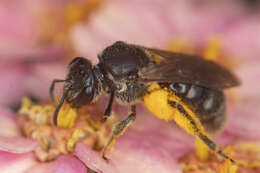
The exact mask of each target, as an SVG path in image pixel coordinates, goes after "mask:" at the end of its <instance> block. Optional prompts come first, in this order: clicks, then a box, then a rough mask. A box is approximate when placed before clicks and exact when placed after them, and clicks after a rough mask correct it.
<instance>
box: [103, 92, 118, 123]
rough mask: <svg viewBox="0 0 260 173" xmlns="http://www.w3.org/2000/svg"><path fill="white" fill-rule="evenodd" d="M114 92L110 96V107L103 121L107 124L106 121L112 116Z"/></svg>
mask: <svg viewBox="0 0 260 173" xmlns="http://www.w3.org/2000/svg"><path fill="white" fill-rule="evenodd" d="M114 95H115V94H114V91H112V92H111V94H110V98H109V102H108V105H107V107H106V109H105V113H104V115H103V117H102V119H101V122H102V123H104V122H106V120H107V119H108V117H109V116H110V115H111V111H112V105H113V101H114Z"/></svg>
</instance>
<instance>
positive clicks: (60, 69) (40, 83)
mask: <svg viewBox="0 0 260 173" xmlns="http://www.w3.org/2000/svg"><path fill="white" fill-rule="evenodd" d="M66 66H67V65H66V64H64V63H63V62H62V63H61V62H60V63H39V64H34V66H33V67H32V68H31V72H32V75H30V76H28V77H27V78H26V79H25V81H24V83H23V84H24V88H25V90H26V91H27V93H29V94H30V95H31V96H33V97H36V98H40V99H42V100H45V99H49V87H50V85H51V82H52V80H53V79H63V78H64V77H65V71H66V69H65V68H66ZM57 86H62V84H57ZM57 86H56V87H57ZM55 89H56V88H55ZM60 91H61V90H60ZM55 92H56V91H55Z"/></svg>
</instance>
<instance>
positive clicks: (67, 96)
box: [54, 57, 98, 124]
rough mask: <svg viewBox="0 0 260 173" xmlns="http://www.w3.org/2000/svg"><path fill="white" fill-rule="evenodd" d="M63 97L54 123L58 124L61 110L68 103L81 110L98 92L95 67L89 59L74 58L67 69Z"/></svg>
mask: <svg viewBox="0 0 260 173" xmlns="http://www.w3.org/2000/svg"><path fill="white" fill-rule="evenodd" d="M64 82H65V84H64V88H63V96H62V98H61V100H60V102H59V105H58V107H57V108H56V111H55V113H54V123H55V124H57V116H58V113H59V110H60V108H61V106H62V104H63V103H64V101H66V102H67V103H69V104H70V105H71V107H75V108H79V107H81V106H82V105H85V104H89V103H90V102H91V101H92V100H93V99H94V97H95V95H96V92H97V83H98V82H97V79H96V77H95V75H94V71H93V66H92V64H91V62H90V61H89V60H88V59H85V58H81V57H77V58H74V59H73V60H72V61H71V62H70V64H69V66H68V69H67V76H66V80H64Z"/></svg>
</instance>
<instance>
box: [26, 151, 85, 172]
mask: <svg viewBox="0 0 260 173" xmlns="http://www.w3.org/2000/svg"><path fill="white" fill-rule="evenodd" d="M54 172H55V173H87V172H88V171H87V168H86V166H85V165H84V164H83V163H82V162H81V161H80V160H78V159H76V158H75V157H73V156H69V155H64V156H60V157H58V158H57V159H56V160H54V161H51V162H50V163H41V164H38V165H35V166H33V167H31V168H29V169H28V170H27V171H25V172H24V173H54Z"/></svg>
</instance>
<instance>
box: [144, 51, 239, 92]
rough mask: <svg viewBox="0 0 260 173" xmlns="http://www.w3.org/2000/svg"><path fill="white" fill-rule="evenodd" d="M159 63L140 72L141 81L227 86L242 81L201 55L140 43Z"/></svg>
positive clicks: (209, 86) (218, 87) (210, 86)
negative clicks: (151, 46)
mask: <svg viewBox="0 0 260 173" xmlns="http://www.w3.org/2000/svg"><path fill="white" fill-rule="evenodd" d="M139 48H140V49H142V50H144V51H145V53H146V54H147V55H148V56H149V57H151V58H153V59H154V61H155V62H156V64H155V65H154V66H153V67H151V68H144V69H142V70H141V71H140V74H139V81H140V82H178V83H188V84H194V85H199V86H203V87H206V88H213V89H224V88H230V87H234V86H237V85H239V84H240V82H239V80H238V78H237V77H236V76H235V75H233V74H232V73H231V72H230V71H229V70H227V69H226V68H224V67H222V66H220V65H218V64H216V63H214V62H212V61H209V60H206V59H203V58H201V57H199V56H192V55H187V54H182V53H173V52H170V51H164V50H159V49H152V48H145V47H141V46H139Z"/></svg>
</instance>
